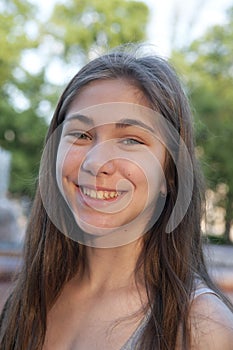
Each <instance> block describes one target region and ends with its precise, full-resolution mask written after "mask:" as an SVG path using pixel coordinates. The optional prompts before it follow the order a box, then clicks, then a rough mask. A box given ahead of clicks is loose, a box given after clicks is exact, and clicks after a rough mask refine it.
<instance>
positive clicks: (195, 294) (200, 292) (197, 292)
mask: <svg viewBox="0 0 233 350" xmlns="http://www.w3.org/2000/svg"><path fill="white" fill-rule="evenodd" d="M203 294H213V295H215V296H216V297H218V298H219V299H221V297H220V295H218V294H217V293H216V292H215V291H214V290H212V289H210V288H208V287H199V288H197V289H196V290H195V291H194V292H193V293H192V298H191V299H192V300H194V299H196V298H198V297H199V296H200V295H203Z"/></svg>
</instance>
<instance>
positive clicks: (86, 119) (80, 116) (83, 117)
mask: <svg viewBox="0 0 233 350" xmlns="http://www.w3.org/2000/svg"><path fill="white" fill-rule="evenodd" d="M77 119H78V120H80V121H81V122H83V123H84V124H87V125H91V126H94V123H93V120H92V119H91V118H89V117H87V116H86V115H83V114H78V113H75V114H72V115H71V116H70V117H69V116H68V117H67V119H65V122H67V123H68V122H70V121H72V120H77Z"/></svg>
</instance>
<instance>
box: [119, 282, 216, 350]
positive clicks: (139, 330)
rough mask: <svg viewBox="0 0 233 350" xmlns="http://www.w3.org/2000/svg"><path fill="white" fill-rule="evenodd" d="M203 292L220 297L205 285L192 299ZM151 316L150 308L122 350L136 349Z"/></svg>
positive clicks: (196, 291)
mask: <svg viewBox="0 0 233 350" xmlns="http://www.w3.org/2000/svg"><path fill="white" fill-rule="evenodd" d="M202 294H214V295H216V296H217V297H218V298H220V296H219V295H218V294H216V293H215V292H214V291H213V290H212V289H209V288H205V287H199V288H197V289H196V290H195V292H194V293H193V295H192V298H191V300H192V301H193V300H194V299H195V298H197V297H198V296H199V295H202ZM149 318H150V310H149V311H148V312H147V314H146V315H145V317H144V318H143V319H142V321H141V323H140V324H139V326H138V327H137V328H136V330H135V331H134V332H133V334H132V335H131V337H130V338H129V339H128V340H127V342H126V343H125V344H124V345H123V346H122V347H121V348H120V350H135V349H136V345H137V342H138V340H139V339H140V337H141V336H142V334H143V331H144V329H145V327H146V325H147V322H148V320H149Z"/></svg>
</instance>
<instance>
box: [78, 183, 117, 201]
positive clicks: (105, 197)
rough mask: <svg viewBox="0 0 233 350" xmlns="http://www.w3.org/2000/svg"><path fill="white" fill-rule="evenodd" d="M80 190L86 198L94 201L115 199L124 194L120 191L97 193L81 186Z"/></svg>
mask: <svg viewBox="0 0 233 350" xmlns="http://www.w3.org/2000/svg"><path fill="white" fill-rule="evenodd" d="M80 189H81V192H82V193H83V194H84V195H85V196H87V197H90V198H93V199H99V200H108V199H115V198H117V197H119V196H120V195H121V194H122V193H123V192H120V191H106V190H104V191H102V190H100V191H96V190H94V189H91V188H88V187H84V186H80Z"/></svg>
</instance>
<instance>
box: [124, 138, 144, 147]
mask: <svg viewBox="0 0 233 350" xmlns="http://www.w3.org/2000/svg"><path fill="white" fill-rule="evenodd" d="M121 142H122V143H123V144H124V145H138V144H139V145H140V144H141V145H142V144H143V142H142V141H139V140H136V139H133V138H127V139H124V140H122V141H121Z"/></svg>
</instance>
